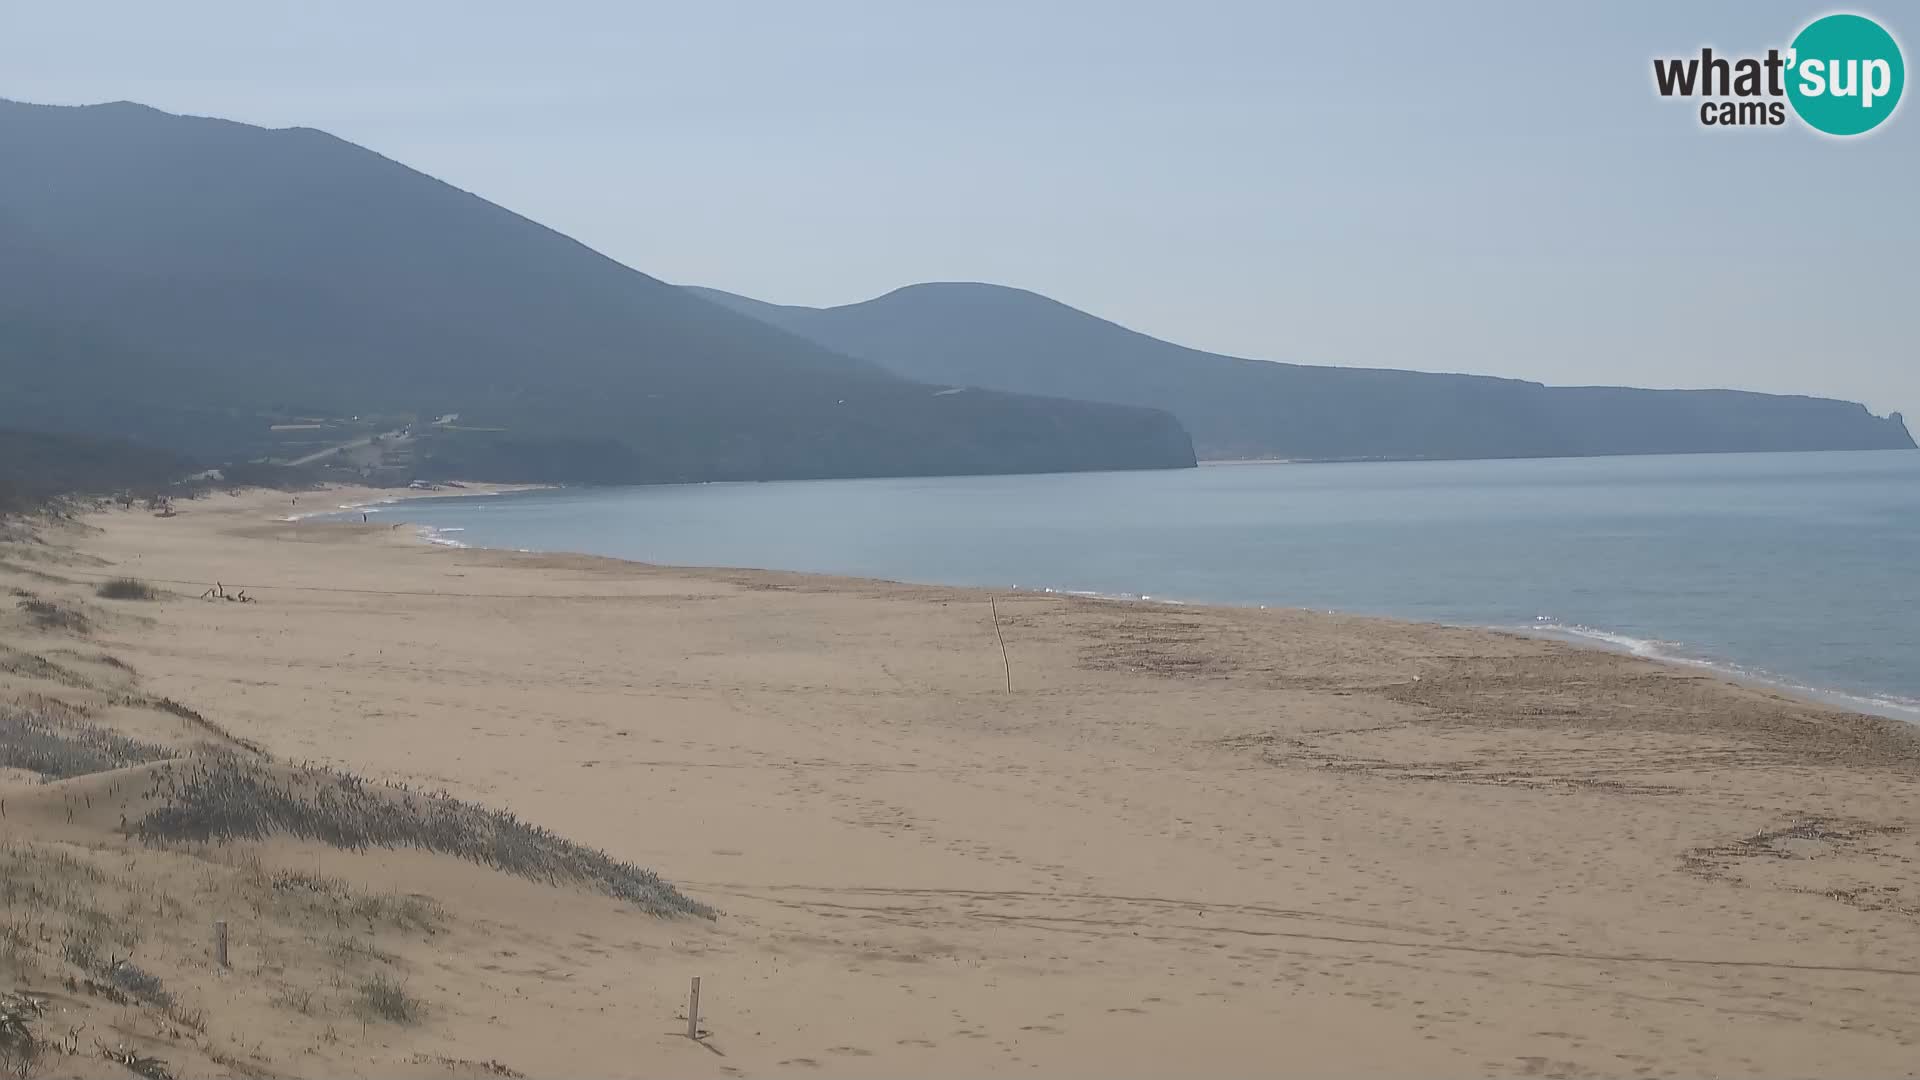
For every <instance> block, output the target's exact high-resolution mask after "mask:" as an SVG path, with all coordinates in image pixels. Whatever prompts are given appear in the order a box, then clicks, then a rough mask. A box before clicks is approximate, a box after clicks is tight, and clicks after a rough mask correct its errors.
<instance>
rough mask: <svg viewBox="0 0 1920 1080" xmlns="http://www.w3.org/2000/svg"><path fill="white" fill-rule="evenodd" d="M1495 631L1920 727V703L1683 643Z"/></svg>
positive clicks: (1568, 631) (1570, 631) (1548, 629)
mask: <svg viewBox="0 0 1920 1080" xmlns="http://www.w3.org/2000/svg"><path fill="white" fill-rule="evenodd" d="M1492 629H1495V630H1508V631H1516V632H1519V633H1522V634H1528V635H1533V636H1537V637H1549V638H1554V639H1557V640H1561V641H1568V640H1571V641H1574V642H1576V643H1591V644H1595V645H1599V646H1601V647H1603V648H1611V649H1615V650H1618V651H1621V652H1628V653H1632V654H1633V655H1634V656H1644V657H1647V658H1648V659H1650V660H1658V661H1660V662H1662V663H1667V664H1684V665H1686V666H1687V667H1696V668H1704V669H1706V670H1708V671H1712V672H1715V673H1716V674H1719V675H1724V676H1726V677H1727V678H1730V679H1735V680H1738V681H1740V682H1746V683H1757V684H1759V685H1762V686H1767V687H1771V688H1773V689H1776V690H1784V691H1786V692H1788V693H1790V694H1794V695H1796V696H1799V697H1806V698H1812V699H1814V700H1816V701H1821V702H1824V703H1826V704H1829V705H1838V706H1840V707H1841V708H1845V709H1852V710H1854V711H1856V712H1865V713H1872V714H1874V715H1876V716H1885V717H1889V718H1891V719H1894V720H1905V721H1908V722H1910V723H1917V724H1920V699H1915V698H1909V697H1902V696H1900V695H1899V694H1875V693H1851V692H1848V691H1845V690H1833V689H1829V688H1827V687H1824V686H1808V685H1807V684H1805V683H1802V682H1799V681H1797V680H1795V679H1790V678H1788V677H1786V676H1784V675H1781V674H1779V673H1777V672H1772V671H1768V670H1766V669H1765V668H1757V667H1749V666H1747V665H1745V664H1736V663H1733V662H1732V661H1729V660H1713V659H1708V658H1706V657H1703V656H1699V655H1696V654H1694V653H1692V652H1690V651H1689V650H1688V648H1687V646H1685V645H1684V644H1682V643H1680V642H1677V641H1661V640H1659V639H1658V638H1642V637H1634V636H1632V635H1631V634H1622V633H1618V632H1616V631H1612V630H1603V629H1600V628H1598V627H1593V626H1585V625H1582V624H1580V623H1563V622H1560V621H1558V620H1556V619H1554V618H1553V617H1551V616H1548V615H1540V616H1536V617H1535V618H1534V621H1533V622H1532V624H1530V625H1526V626H1495V627H1492Z"/></svg>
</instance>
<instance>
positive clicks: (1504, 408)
mask: <svg viewBox="0 0 1920 1080" xmlns="http://www.w3.org/2000/svg"><path fill="white" fill-rule="evenodd" d="M693 291H694V292H696V293H697V294H699V295H700V296H703V297H706V298H708V299H711V300H714V301H716V302H718V303H723V304H726V305H728V306H730V307H732V308H733V309H734V310H736V311H739V312H742V313H744V314H748V315H752V316H753V317H754V318H757V319H760V320H761V321H763V322H766V323H768V324H769V325H772V326H777V327H780V328H782V329H786V330H790V331H792V332H793V333H796V334H799V335H801V336H803V337H807V338H810V339H812V340H813V341H816V342H819V343H820V344H821V345H824V346H826V347H827V348H830V349H833V350H835V351H837V352H843V353H846V354H848V355H850V356H856V357H861V358H864V359H866V360H870V361H873V362H874V363H876V364H880V365H883V366H885V367H886V368H888V369H890V370H892V371H894V372H896V373H898V374H900V375H904V376H907V377H909V378H914V379H921V380H925V381H927V382H933V383H949V384H954V385H963V386H984V387H992V388H994V389H996V390H1010V391H1016V392H1019V393H1029V394H1056V395H1062V396H1068V397H1079V398H1086V399H1088V400H1092V401H1107V402H1114V403H1117V404H1130V405H1144V404H1148V403H1151V404H1153V405H1156V406H1159V407H1161V408H1165V409H1168V410H1170V411H1172V412H1173V414H1174V415H1175V416H1177V417H1179V418H1180V421H1181V422H1182V423H1183V424H1185V425H1186V427H1187V430H1188V431H1189V432H1191V433H1192V435H1193V441H1194V445H1195V447H1196V448H1197V449H1198V451H1199V453H1200V456H1201V457H1203V458H1240V457H1280V458H1317V459H1345V458H1481V457H1487V458H1491V457H1554V456H1573V455H1588V454H1661V453H1695V452H1709V451H1735V450H1870V449H1889V448H1907V447H1912V446H1913V445H1914V443H1913V439H1912V437H1911V436H1910V435H1908V433H1907V430H1906V427H1905V425H1904V424H1903V422H1902V420H1901V418H1900V415H1899V414H1898V413H1895V414H1894V415H1893V416H1892V417H1890V418H1887V419H1881V418H1878V417H1875V416H1873V415H1872V414H1871V413H1869V412H1868V411H1867V410H1866V408H1865V407H1864V406H1861V405H1857V404H1854V403H1852V402H1845V401H1833V400H1829V399H1825V398H1810V397H1783V396H1777V395H1769V394H1754V393H1745V392H1741V391H1733V390H1633V389H1625V388H1616V387H1548V386H1542V385H1540V384H1539V383H1531V382H1522V381H1518V380H1514V379H1496V378H1489V377H1485V376H1478V375H1435V374H1427V373H1422V372H1414V371H1391V370H1382V369H1365V368H1336V367H1308V366H1302V365H1297V364H1280V363H1272V362H1268V361H1264V360H1245V359H1240V358H1237V357H1231V356H1221V355H1219V354H1216V353H1207V352H1200V351H1198V350H1195V349H1188V348H1184V347H1182V346H1179V345H1174V344H1171V343H1169V342H1165V341H1161V340H1158V339H1157V338H1151V337H1148V336H1146V335H1145V334H1140V333H1135V332H1134V331H1132V330H1128V329H1126V328H1125V327H1122V326H1118V325H1115V324H1114V323H1110V322H1107V321H1106V320H1104V319H1099V318H1096V317H1094V316H1092V315H1089V314H1087V313H1086V312H1083V311H1078V310H1075V309H1074V308H1070V307H1067V306H1066V305H1064V304H1060V303H1057V302H1055V301H1053V300H1049V299H1047V298H1046V297H1044V296H1040V295H1037V294H1035V293H1031V292H1026V291H1024V290H1021V289H1010V288H1005V287H1002V286H998V285H980V284H964V283H939V284H926V285H910V286H908V287H906V288H903V289H898V290H895V291H894V292H890V293H888V294H886V295H885V296H882V297H879V298H877V299H874V300H868V301H866V302H864V303H859V304H848V305H846V306H844V307H832V308H807V307H785V306H780V305H776V304H768V303H764V302H761V301H758V300H752V299H748V298H747V297H743V296H735V295H733V294H732V293H725V292H720V291H719V290H716V289H701V288H695V289H693Z"/></svg>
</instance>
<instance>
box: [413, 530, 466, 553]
mask: <svg viewBox="0 0 1920 1080" xmlns="http://www.w3.org/2000/svg"><path fill="white" fill-rule="evenodd" d="M463 531H465V530H462V529H436V528H434V527H433V526H431V525H422V526H420V527H418V528H416V529H414V530H413V534H414V535H415V536H418V537H419V538H420V539H422V540H425V541H426V542H427V543H429V544H439V545H440V546H441V547H450V548H463V547H466V546H467V545H466V544H463V543H461V542H460V541H458V540H455V539H454V538H453V537H451V536H446V535H444V534H445V533H448V532H463Z"/></svg>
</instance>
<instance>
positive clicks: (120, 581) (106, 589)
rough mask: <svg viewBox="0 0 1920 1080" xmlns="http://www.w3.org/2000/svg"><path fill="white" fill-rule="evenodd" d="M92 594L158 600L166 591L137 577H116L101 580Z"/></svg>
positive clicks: (103, 597)
mask: <svg viewBox="0 0 1920 1080" xmlns="http://www.w3.org/2000/svg"><path fill="white" fill-rule="evenodd" d="M94 595H95V596H98V597H101V598H102V599H106V600H158V599H160V598H161V597H162V596H165V595H166V593H165V591H164V590H161V589H158V588H155V587H154V586H152V585H149V584H147V583H146V582H144V581H141V580H140V579H139V578H131V577H117V578H111V579H109V580H107V581H103V582H101V583H100V587H99V588H98V589H95V590H94Z"/></svg>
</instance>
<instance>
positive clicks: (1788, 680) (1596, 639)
mask: <svg viewBox="0 0 1920 1080" xmlns="http://www.w3.org/2000/svg"><path fill="white" fill-rule="evenodd" d="M1224 464H1242V462H1224ZM1244 464H1271V462H1263V461H1249V462H1244ZM469 487H470V488H486V489H487V490H484V491H475V490H467V491H457V490H456V491H445V492H430V493H425V494H421V495H401V496H398V497H395V498H388V499H380V500H374V501H369V502H362V503H354V504H351V505H349V506H342V507H340V508H339V509H338V510H335V511H324V512H320V513H316V514H313V515H303V516H301V517H300V518H299V520H311V518H313V517H325V516H327V515H328V514H335V513H348V512H352V511H356V510H367V509H369V508H376V509H372V511H371V512H374V513H384V512H391V511H392V510H394V509H395V508H399V507H404V506H405V505H406V504H407V503H409V502H413V501H415V499H416V498H417V499H420V500H422V501H424V500H426V499H445V498H460V497H475V498H479V497H485V496H493V495H506V494H516V493H519V492H524V491H559V490H565V488H563V487H561V486H559V485H490V484H473V485H469ZM407 524H409V525H415V524H416V523H413V522H407ZM416 529H417V533H416V535H417V537H418V538H419V539H420V540H421V541H422V542H424V543H428V544H434V545H438V546H445V547H451V548H457V549H465V550H484V551H500V552H508V553H515V554H551V555H579V556H583V557H591V558H609V559H616V560H619V561H622V562H631V563H634V564H635V565H639V566H649V567H656V568H661V569H670V570H672V569H678V570H686V571H689V572H699V571H705V570H713V571H721V572H733V573H756V572H766V573H782V574H814V573H816V572H814V571H805V570H788V569H783V568H779V567H758V566H719V565H715V566H700V565H684V564H674V563H656V562H649V561H647V560H645V559H637V558H628V557H625V556H618V555H602V554H599V553H595V552H588V551H572V550H559V549H555V550H551V551H549V550H546V549H528V548H507V547H498V548H495V547H485V546H478V547H476V546H475V545H472V544H468V543H467V542H465V541H464V540H460V539H456V538H452V537H449V536H447V535H446V532H447V531H448V530H444V529H441V528H437V527H433V526H416ZM453 531H464V530H453ZM819 576H823V577H829V578H836V579H842V580H858V581H875V582H884V583H887V584H896V585H919V586H925V587H930V588H983V589H1004V590H1007V591H1010V592H1013V593H1035V594H1042V595H1055V596H1066V597H1082V598H1088V599H1099V600H1110V601H1116V602H1128V603H1147V604H1160V605H1167V606H1172V607H1192V608H1208V607H1220V608H1231V609H1237V610H1249V611H1253V610H1258V611H1267V610H1290V611H1303V612H1316V613H1318V612H1322V611H1323V609H1318V608H1303V607H1297V606H1291V605H1271V604H1262V603H1258V602H1253V601H1247V602H1237V603H1236V602H1232V601H1208V600H1185V599H1179V598H1175V597H1166V596H1157V595H1153V594H1139V593H1109V592H1098V591H1092V590H1073V589H1065V588H1058V587H1054V586H1046V585H1033V586H1030V585H1018V584H1015V585H1006V586H992V585H985V586H974V585H961V584H956V583H952V582H941V581H918V580H914V581H909V580H896V579H891V578H869V577H864V576H859V575H844V574H830V573H826V574H820V575H819ZM1324 613H1325V614H1330V615H1332V614H1338V615H1343V616H1349V617H1353V618H1363V619H1387V620H1391V621H1394V622H1403V623H1410V624H1412V625H1416V626H1435V627H1449V628H1460V629H1467V630H1484V631H1489V632H1493V633H1501V634H1515V635H1518V636H1520V637H1524V638H1532V639H1536V640H1546V641H1557V642H1562V643H1565V644H1570V645H1574V646H1577V647H1580V648H1589V649H1598V650H1601V651H1603V652H1610V653H1616V654H1619V655H1629V656H1635V657H1640V658H1643V659H1647V660H1652V661H1654V662H1657V663H1661V664H1669V665H1674V666H1677V667H1681V668H1686V669H1692V670H1702V671H1706V672H1709V673H1711V674H1713V675H1714V676H1716V677H1719V678H1722V679H1726V680H1727V681H1729V682H1732V683H1735V684H1738V685H1742V686H1751V687H1757V688H1761V689H1767V690H1773V691H1777V692H1781V693H1785V694H1789V695H1791V696H1793V697H1796V698H1799V699H1801V700H1803V701H1806V702H1808V703H1810V704H1816V705H1821V706H1825V707H1828V708H1841V709H1846V710H1849V711H1854V712H1861V713H1864V714H1866V715H1870V716H1877V717H1882V718H1885V719H1888V720H1896V721H1900V722H1902V723H1908V724H1915V725H1920V699H1914V698H1908V697H1905V696H1903V695H1900V694H1894V693H1891V692H1883V691H1877V690H1864V689H1846V688H1841V687H1823V686H1814V685H1811V684H1808V683H1806V682H1804V681H1801V680H1800V679H1799V678H1797V677H1795V676H1791V675H1784V674H1780V673H1778V672H1772V671H1766V670H1763V669H1755V668H1750V667H1747V666H1745V665H1742V664H1741V663H1739V662H1738V661H1735V660H1721V659H1711V658H1706V657H1694V656H1685V655H1679V654H1676V653H1674V652H1672V651H1671V650H1670V649H1667V648H1663V647H1662V646H1665V645H1671V644H1679V645H1681V646H1682V647H1684V644H1685V643H1684V642H1680V643H1670V642H1664V641H1659V640H1652V639H1645V638H1637V637H1631V636H1629V635H1625V634H1621V633H1619V632H1617V631H1610V630H1605V629H1602V628H1595V627H1587V626H1581V625H1563V624H1560V623H1554V624H1552V625H1542V626H1526V625H1514V624H1501V623H1474V622H1456V621H1449V620H1429V619H1412V618H1407V617H1405V616H1399V615H1392V614H1379V613H1373V612H1353V611H1344V610H1340V609H1324Z"/></svg>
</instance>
